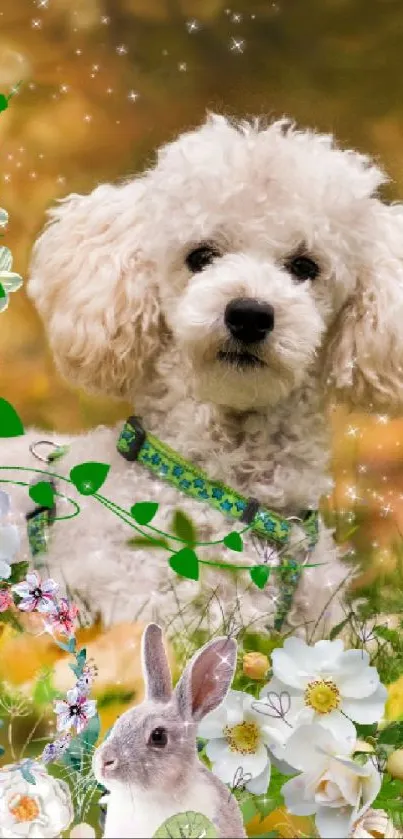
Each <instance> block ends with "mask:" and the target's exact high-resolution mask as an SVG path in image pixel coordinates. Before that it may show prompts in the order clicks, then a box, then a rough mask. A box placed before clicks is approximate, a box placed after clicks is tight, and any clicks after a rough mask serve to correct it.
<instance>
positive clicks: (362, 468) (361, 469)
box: [358, 463, 368, 474]
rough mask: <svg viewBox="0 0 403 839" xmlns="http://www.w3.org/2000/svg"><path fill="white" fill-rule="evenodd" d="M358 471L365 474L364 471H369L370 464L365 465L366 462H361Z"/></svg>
mask: <svg viewBox="0 0 403 839" xmlns="http://www.w3.org/2000/svg"><path fill="white" fill-rule="evenodd" d="M358 471H359V472H360V473H361V474H364V472H368V466H365V464H364V463H360V465H359V467H358Z"/></svg>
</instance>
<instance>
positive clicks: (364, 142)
mask: <svg viewBox="0 0 403 839" xmlns="http://www.w3.org/2000/svg"><path fill="white" fill-rule="evenodd" d="M228 2H231V0H34V1H33V2H32V0H12V2H11V0H3V1H2V3H0V91H2V92H4V93H7V92H8V91H9V90H10V88H11V86H12V85H14V84H15V83H16V82H18V81H20V80H21V81H22V85H21V88H20V90H19V92H18V94H17V95H16V96H15V97H14V98H13V100H12V102H11V103H10V107H9V108H8V110H7V111H5V112H4V113H2V114H1V115H0V143H1V171H0V187H1V197H0V206H3V207H5V208H6V209H7V210H8V212H9V214H10V223H9V227H8V229H7V231H6V234H5V238H4V242H5V244H7V245H8V246H9V247H10V248H11V250H12V253H13V256H14V267H15V270H17V271H18V272H20V273H21V274H22V276H26V275H27V269H28V259H29V253H30V249H31V247H32V243H33V241H34V239H35V237H36V235H37V233H38V231H39V230H40V228H41V226H42V224H43V221H44V213H45V210H46V208H47V207H48V206H49V205H51V204H52V202H53V201H54V200H55V199H57V198H59V197H61V196H63V195H65V194H67V193H69V192H73V191H78V192H81V191H87V190H90V189H92V188H93V187H94V186H95V185H96V184H97V183H100V182H102V181H105V180H113V179H116V178H120V177H123V176H127V175H128V174H130V173H135V172H137V171H138V170H140V169H141V168H142V167H143V166H144V165H147V164H148V163H150V162H151V161H152V158H153V153H154V150H155V148H156V147H157V146H158V145H159V144H160V143H161V142H165V141H167V140H169V139H171V138H172V137H173V136H175V134H177V133H178V132H180V131H182V130H184V129H185V128H188V127H189V126H191V125H194V124H197V123H198V122H200V121H201V120H202V119H203V118H204V115H205V112H206V109H211V110H219V111H221V112H226V113H229V114H231V115H236V116H245V115H255V114H265V115H269V116H281V115H283V114H287V115H291V116H293V117H294V118H295V119H296V120H297V121H298V122H299V123H301V124H302V125H310V126H315V127H316V128H318V129H319V130H321V131H326V132H334V133H335V134H336V136H337V137H338V139H339V141H340V143H341V144H342V145H343V146H347V147H356V148H358V149H360V150H361V151H364V152H368V153H371V154H372V155H374V156H375V157H376V158H377V159H379V160H380V161H381V162H382V163H383V165H384V166H385V168H386V169H387V171H388V172H389V174H390V176H391V179H392V181H391V184H390V185H389V186H388V188H387V190H386V193H385V194H386V195H387V197H388V198H399V197H402V196H403V96H402V95H401V50H402V45H403V4H402V3H401V2H400V0H275V2H271V1H270V0H269V2H266V0H265V2H263V1H262V0H236V4H235V5H234V7H232V5H231V7H230V8H229V7H228V6H227V3H228ZM402 328H403V325H402ZM0 394H1V395H2V396H3V397H5V398H6V399H8V400H9V401H10V402H12V404H13V405H14V406H15V408H16V409H17V411H18V412H19V414H20V416H21V417H22V419H23V421H24V424H25V425H30V424H36V425H38V426H40V427H42V428H54V429H56V430H59V431H61V432H62V431H66V430H69V431H71V430H73V431H78V430H80V429H84V428H90V427H91V426H93V425H95V424H97V423H98V422H103V423H109V422H112V421H114V420H115V419H117V418H119V417H123V416H125V414H126V412H127V410H128V409H127V406H124V405H119V404H117V403H113V402H110V401H106V400H101V399H95V398H92V397H91V398H90V397H87V396H85V395H84V394H82V393H81V392H79V391H77V390H75V389H72V388H71V387H69V385H67V384H66V383H65V382H64V381H62V380H61V378H60V377H59V376H58V374H57V373H56V371H55V369H54V366H53V363H52V359H51V357H50V354H49V352H48V350H47V347H46V341H45V337H44V332H43V329H42V326H41V324H40V322H39V319H38V317H37V315H36V313H35V310H34V307H33V306H32V304H31V303H30V302H29V301H28V299H27V297H26V295H25V292H24V290H21V291H19V292H18V293H17V294H14V295H12V296H11V301H10V305H9V308H8V310H7V311H6V312H4V313H3V314H1V316H0ZM332 421H333V423H334V432H335V433H334V475H335V481H336V488H335V493H334V498H333V499H332V500H331V502H329V503H330V504H331V506H332V508H333V509H336V510H337V511H338V513H339V514H340V515H341V517H343V516H344V518H345V520H346V521H347V523H348V516H349V514H350V512H351V508H352V507H354V508H355V509H356V510H358V512H359V515H360V517H361V519H360V521H361V526H360V528H359V529H358V530H357V531H356V532H355V534H354V535H353V536H352V540H353V542H354V543H355V546H356V548H357V549H358V550H359V552H360V556H361V557H363V558H364V561H365V564H366V568H367V570H366V573H365V579H366V580H367V581H371V580H373V579H374V578H375V577H377V578H378V579H381V580H382V581H384V579H385V574H387V573H388V572H389V570H390V569H391V568H392V567H394V565H395V562H396V550H395V549H394V547H393V544H392V543H394V542H396V541H397V540H400V530H401V528H402V527H403V521H402V522H401V521H400V520H401V519H402V518H403V503H402V499H403V463H402V460H403V454H402V449H403V445H402V447H401V446H400V441H401V439H402V437H403V434H402V431H403V420H402V421H399V420H395V421H394V422H388V421H386V418H385V417H377V418H371V419H370V418H368V417H363V416H361V417H347V416H346V415H345V413H344V412H343V411H342V410H340V411H337V412H336V413H335V414H334V415H333V418H332ZM355 496H358V497H357V498H356V497H355ZM379 575H380V577H379Z"/></svg>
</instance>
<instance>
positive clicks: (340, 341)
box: [325, 200, 403, 413]
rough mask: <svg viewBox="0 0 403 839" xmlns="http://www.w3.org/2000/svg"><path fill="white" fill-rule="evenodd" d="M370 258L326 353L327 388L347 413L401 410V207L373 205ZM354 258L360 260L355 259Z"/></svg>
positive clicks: (361, 269)
mask: <svg viewBox="0 0 403 839" xmlns="http://www.w3.org/2000/svg"><path fill="white" fill-rule="evenodd" d="M374 212H375V222H376V223H375V225H374V238H373V240H372V243H371V253H370V254H368V253H365V251H366V248H367V247H368V245H366V244H365V243H363V244H362V246H361V247H362V249H363V254H364V255H365V260H366V261H365V265H364V260H363V259H362V263H363V264H362V267H361V268H359V269H358V279H357V288H356V290H355V292H354V295H353V296H352V297H351V298H350V299H349V300H348V301H347V303H346V305H345V306H344V308H343V309H342V311H341V312H340V313H339V315H338V317H337V320H336V322H335V324H334V325H333V328H332V330H331V335H330V338H329V341H328V344H327V347H326V364H325V375H326V380H327V384H328V386H329V385H330V389H331V390H332V391H334V392H335V395H336V397H337V396H338V397H339V398H341V399H342V400H343V401H345V402H347V403H348V404H349V405H350V406H351V407H352V408H358V409H360V408H361V409H366V410H387V411H388V412H390V413H400V412H402V410H403V205H392V206H385V205H384V204H381V202H380V201H378V200H375V201H374ZM359 258H360V257H359Z"/></svg>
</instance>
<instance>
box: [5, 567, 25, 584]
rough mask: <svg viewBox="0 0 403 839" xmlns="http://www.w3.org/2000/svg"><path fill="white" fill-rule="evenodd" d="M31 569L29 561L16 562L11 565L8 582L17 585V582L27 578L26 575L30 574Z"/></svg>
mask: <svg viewBox="0 0 403 839" xmlns="http://www.w3.org/2000/svg"><path fill="white" fill-rule="evenodd" d="M28 569H29V562H14V563H13V564H12V565H11V575H10V576H9V578H8V580H7V582H8V583H11V584H12V585H15V583H21V582H22V581H23V580H25V577H26V576H27V574H28Z"/></svg>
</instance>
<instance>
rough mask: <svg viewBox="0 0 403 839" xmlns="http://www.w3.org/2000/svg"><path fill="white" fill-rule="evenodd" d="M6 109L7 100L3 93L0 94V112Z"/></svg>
mask: <svg viewBox="0 0 403 839" xmlns="http://www.w3.org/2000/svg"><path fill="white" fill-rule="evenodd" d="M7 108H8V99H7V96H4V93H0V112H1V111H6V110H7Z"/></svg>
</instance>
